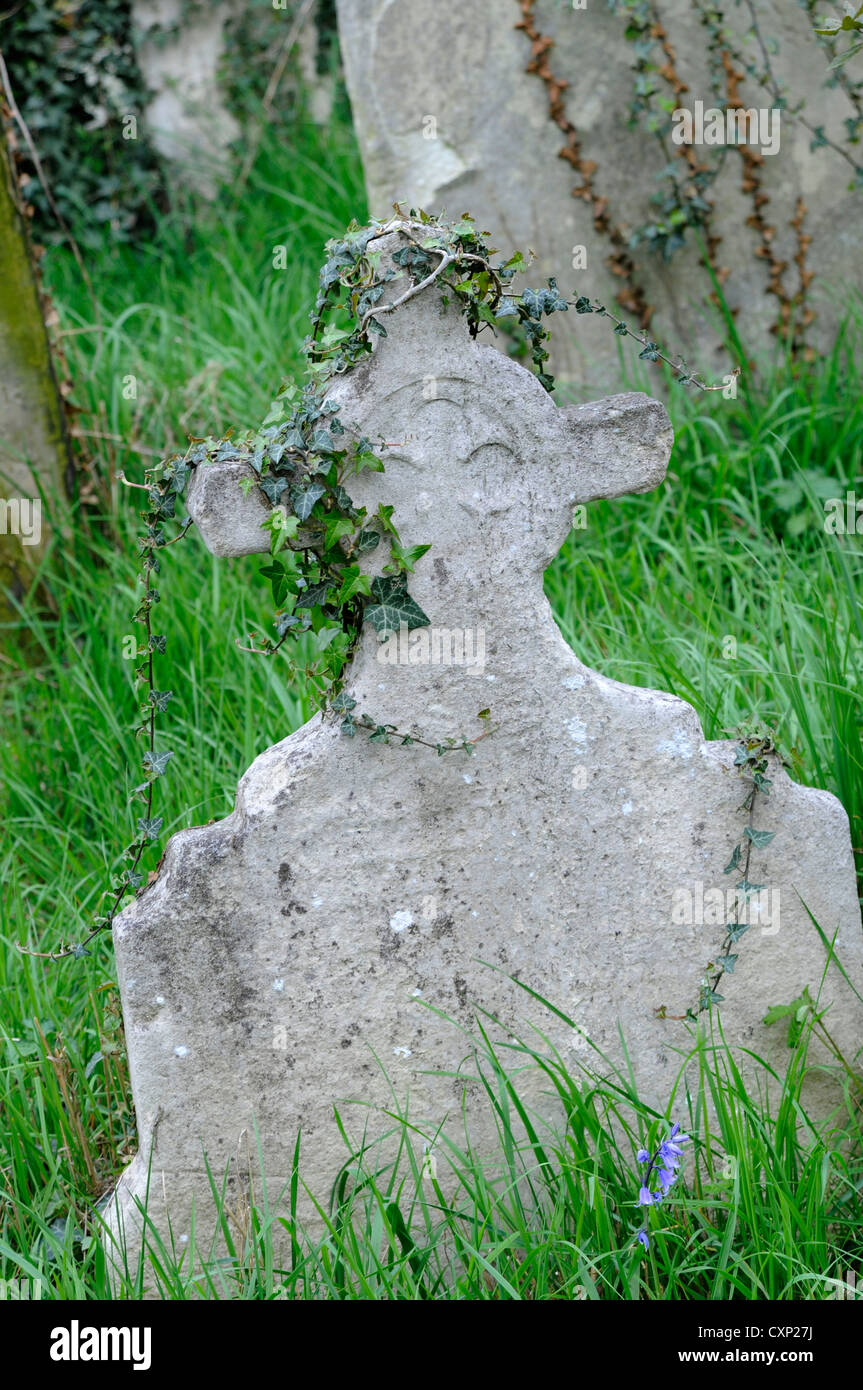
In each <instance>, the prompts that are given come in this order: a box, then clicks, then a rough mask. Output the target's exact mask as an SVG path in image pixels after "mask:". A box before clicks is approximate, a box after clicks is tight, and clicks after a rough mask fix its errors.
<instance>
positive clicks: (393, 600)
mask: <svg viewBox="0 0 863 1390" xmlns="http://www.w3.org/2000/svg"><path fill="white" fill-rule="evenodd" d="M371 596H372V598H373V599H374V600H375V601H374V603H369V604H367V605H366V610H365V621H366V622H370V623H371V624H372V626H373V627H374V629H375V632H376V633H377V634H378V637H379V638H380V639H381V641H383V640H384V639H385V638H386V637H389V636H390V634H391V633H393V632H398V631H399V628H400V626H401V624H402V623H404V624H406V626H407V627H408V629H411V628H415V627H428V624H429V620H428V618H427V617H426V615H425V613H424V612H423V611H422V609H421V608H420V606H419V604H418V603H415V602H414V600H413V599H412V598H411V596H410V594H409V593H408V591H407V584H406V582H405V580H404V578H403V576H401V575H396V576H394V577H393V578H389V579H384V578H378V579H375V580H374V581H373V583H372V586H371Z"/></svg>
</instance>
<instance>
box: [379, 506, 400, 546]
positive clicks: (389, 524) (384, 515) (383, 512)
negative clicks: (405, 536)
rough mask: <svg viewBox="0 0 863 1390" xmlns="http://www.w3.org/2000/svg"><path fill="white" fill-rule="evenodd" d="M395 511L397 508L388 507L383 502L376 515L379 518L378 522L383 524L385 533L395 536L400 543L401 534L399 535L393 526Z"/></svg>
mask: <svg viewBox="0 0 863 1390" xmlns="http://www.w3.org/2000/svg"><path fill="white" fill-rule="evenodd" d="M394 511H395V508H394V507H387V506H385V505H384V503H383V502H381V504H380V506H379V507H378V509H377V512H376V513H375V515H376V516H377V519H378V521H379V522H380V523H381V526H383V528H384V530H385V531H388V532H389V534H390V535H391V536H395V539H396V542H398V540H399V533H398V531H397V530H396V528H395V526H394V525H393V520H392V516H393V512H394Z"/></svg>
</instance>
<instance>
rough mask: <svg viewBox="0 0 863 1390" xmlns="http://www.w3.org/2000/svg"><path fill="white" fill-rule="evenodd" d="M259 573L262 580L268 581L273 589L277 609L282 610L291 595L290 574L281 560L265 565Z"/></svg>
mask: <svg viewBox="0 0 863 1390" xmlns="http://www.w3.org/2000/svg"><path fill="white" fill-rule="evenodd" d="M258 573H259V574H260V575H261V578H262V579H268V580H269V581H270V583H271V585H272V588H273V602H274V604H275V605H276V607H277V608H281V606H282V604H283V603H284V601H285V599H286V598H287V596H288V593H289V586H288V572H287V570H286V569H285V567H284V565H283V564H282V563H281V561H280V560H274V561H273V563H272V564H271V565H264V566H263V567H262V568H261V569H260V570H259V571H258Z"/></svg>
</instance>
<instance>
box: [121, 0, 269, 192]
mask: <svg viewBox="0 0 863 1390" xmlns="http://www.w3.org/2000/svg"><path fill="white" fill-rule="evenodd" d="M241 4H242V0H218V3H217V4H214V5H213V4H211V5H202V6H196V7H194V8H193V9H192V10H191V12H189V11H188V9H187V7H186V6H184V4H183V0H134V4H133V12H132V19H133V24H134V28H135V34H136V45H135V46H136V52H137V57H138V65H139V67H140V69H141V74H142V76H143V78H144V81H145V83H146V85H147V87H148V88H149V90H150V93H151V99H150V102H149V105H148V106H147V109H146V113H145V114H146V120H147V124H148V128H149V130H150V131H151V134H152V140H153V145H154V147H155V148H156V150H158V152H159V154H160V155H162V157H163V158H164V159H166V160H167V161H168V163H169V167H170V166H173V168H174V170H175V175H176V181H177V184H178V185H180V186H182V185H185V186H188V187H192V188H194V189H195V190H196V191H197V192H199V193H203V194H204V195H205V196H212V194H213V193H214V191H215V189H216V187H217V186H218V184H219V181H220V179H221V178H222V177H224V175H225V174H226V172H227V169H228V151H229V146H230V145H231V142H232V141H234V140H236V139H237V137H238V136H239V134H240V125H239V122H238V121H237V119H236V117H235V116H234V115H232V113H231V111H230V110H229V108H228V104H227V99H226V96H225V94H224V92H223V91H222V86H221V82H220V76H221V74H220V65H221V62H222V59H223V56H224V51H225V26H226V24H227V23H228V20H229V19H230V18H231V17H232V16H234V15H236V14H237V13H238V12H239V9H240V8H241Z"/></svg>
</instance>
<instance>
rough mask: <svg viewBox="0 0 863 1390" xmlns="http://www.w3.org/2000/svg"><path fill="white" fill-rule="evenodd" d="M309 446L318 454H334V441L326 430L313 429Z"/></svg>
mask: <svg viewBox="0 0 863 1390" xmlns="http://www.w3.org/2000/svg"><path fill="white" fill-rule="evenodd" d="M309 448H310V449H314V451H315V452H316V453H318V454H334V453H335V452H336V451H335V449H334V448H333V441H332V439H331V438H330V436H329V434H328V432H327V431H326V430H313V432H312V437H311V439H310V440H309Z"/></svg>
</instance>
